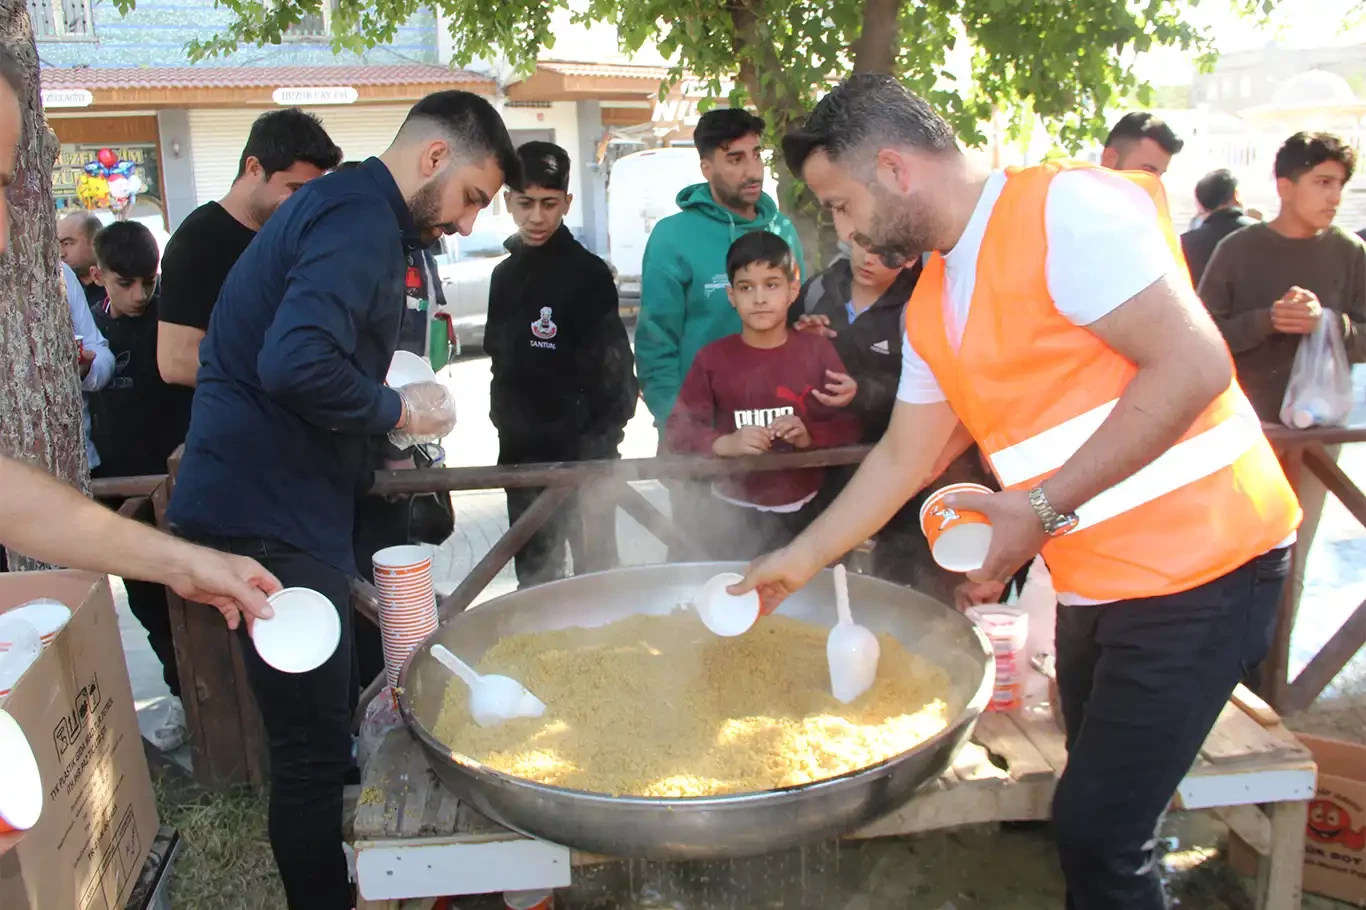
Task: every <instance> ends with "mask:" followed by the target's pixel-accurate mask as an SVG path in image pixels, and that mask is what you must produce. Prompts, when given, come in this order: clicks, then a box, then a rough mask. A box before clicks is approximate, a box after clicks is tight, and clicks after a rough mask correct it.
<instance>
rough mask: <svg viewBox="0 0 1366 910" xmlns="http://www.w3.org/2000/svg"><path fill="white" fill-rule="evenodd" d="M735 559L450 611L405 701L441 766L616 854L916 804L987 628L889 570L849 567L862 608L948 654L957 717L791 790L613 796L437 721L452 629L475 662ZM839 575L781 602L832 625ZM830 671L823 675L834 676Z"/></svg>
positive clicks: (984, 655) (409, 671)
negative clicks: (504, 766) (912, 744)
mask: <svg viewBox="0 0 1366 910" xmlns="http://www.w3.org/2000/svg"><path fill="white" fill-rule="evenodd" d="M740 568H741V567H740V566H738V565H733V564H723V563H710V564H699V563H690V564H671V565H657V566H640V567H635V568H626V569H616V570H613V571H610V572H601V573H597V574H593V575H580V576H576V577H573V578H568V579H565V580H563V581H557V582H552V583H550V584H546V585H540V586H538V587H534V588H529V589H527V590H525V591H518V592H516V593H514V594H508V595H506V596H503V597H500V598H497V599H496V600H491V601H489V602H488V603H486V604H483V605H481V606H479V607H476V608H474V609H472V610H468V611H466V612H464V613H462V614H460V615H459V616H455V617H453V618H451V619H449V620H447V621H446V622H443V623H442V624H441V626H440V627H439V628H438V629H437V630H436V632H434V633H433V634H432V636H431V637H430V638H429V639H428V640H427V641H426V642H425V643H424V644H423V646H422V647H420V648H418V650H417V651H415V652H414V653H413V655H412V657H410V658H409V660H408V662H407V664H406V665H405V666H404V668H403V673H402V675H401V676H400V680H399V684H400V690H399V693H400V694H399V705H400V708H401V710H402V712H403V717H404V719H405V720H407V722H408V724H409V726H410V727H411V728H412V731H413V734H414V735H415V736H416V737H417V739H418V741H419V742H420V743H421V744H422V748H423V750H424V751H425V752H426V754H427V759H428V760H429V761H430V762H431V766H432V768H433V770H435V771H436V774H437V776H438V777H439V778H440V779H441V781H442V782H443V783H444V784H445V785H446V786H447V787H449V788H450V789H451V790H452V791H453V792H454V793H455V794H456V795H457V796H458V797H460V799H462V800H464V801H465V802H467V803H469V804H470V805H471V806H473V807H474V808H475V809H477V810H478V811H479V812H481V813H483V814H484V815H486V816H488V817H489V818H491V819H493V820H494V821H496V822H498V823H500V824H502V825H505V826H507V827H509V828H512V829H514V830H516V831H520V832H522V833H524V834H527V835H530V836H532V837H538V838H541V839H543V840H548V841H552V842H554V843H557V844H563V845H565V846H568V847H573V848H576V849H579V850H585V851H588V852H592V853H600V854H606V855H609V856H642V857H649V858H653V859H667V860H689V859H712V858H721V857H735V856H746V855H753V854H759V853H766V852H769V851H772V850H780V849H783V848H787V847H792V846H797V845H800V844H804V843H810V842H814V841H819V840H825V839H829V838H832V837H837V836H839V835H841V834H845V833H847V832H849V831H852V830H854V829H856V828H859V827H861V826H863V825H865V824H867V823H869V822H872V821H874V820H875V819H877V818H879V817H881V816H883V815H886V814H887V813H889V812H891V811H893V810H895V809H897V808H899V807H900V806H901V805H903V804H904V803H905V802H906V801H907V800H908V799H909V798H910V797H911V795H912V794H914V793H915V791H916V789H917V788H919V787H920V786H921V785H922V784H924V783H925V782H927V781H930V780H933V779H934V778H935V777H937V776H939V774H941V773H942V772H943V771H944V769H945V768H946V767H947V766H948V764H949V762H950V761H951V760H952V758H953V754H954V752H955V751H956V750H957V748H958V746H959V745H960V744H962V742H963V741H964V740H966V739H967V737H968V736H969V735H970V734H971V732H972V727H973V725H974V724H975V723H976V720H977V717H978V716H979V715H980V714H981V712H982V710H983V709H984V708H985V707H986V704H987V701H988V700H989V699H990V697H991V689H992V685H993V679H994V676H993V669H992V668H993V663H992V658H991V652H990V649H989V646H988V644H987V641H986V639H985V638H984V637H983V636H982V634H981V633H980V632H979V631H978V630H977V629H976V627H975V626H973V625H972V623H970V622H969V621H968V620H967V619H965V618H964V617H962V616H960V615H959V614H958V613H956V612H954V611H953V610H951V609H949V608H948V607H946V606H944V605H943V604H941V603H938V602H937V601H934V600H931V599H930V598H928V597H925V596H923V595H920V594H916V593H914V592H912V591H910V590H908V589H906V588H902V587H898V586H896V585H893V584H889V583H887V582H884V581H879V580H877V579H873V578H868V577H864V576H859V575H852V576H850V578H849V594H850V598H851V600H852V601H853V603H854V606H855V615H856V616H857V618H858V621H859V622H860V623H862V624H864V625H866V626H868V627H869V628H871V629H873V630H874V631H876V632H888V633H891V634H892V635H893V636H895V637H896V638H897V639H898V640H900V641H901V643H902V644H904V645H905V646H906V647H907V648H908V649H909V650H911V651H914V652H918V653H920V654H922V655H924V656H925V657H928V658H929V659H931V660H933V661H934V662H936V663H938V664H939V665H940V666H942V667H943V668H944V669H945V670H946V671H947V672H948V675H949V679H950V683H951V691H950V692H948V693H946V696H947V699H948V703H949V711H950V715H951V716H952V717H953V720H952V721H951V722H950V724H949V726H948V727H947V728H946V729H945V730H943V731H942V732H941V733H939V734H938V735H937V736H935V737H933V738H932V739H930V740H927V741H926V742H924V743H922V744H920V745H919V746H917V747H916V748H914V749H912V750H910V751H908V752H903V753H902V754H900V755H897V756H895V757H893V758H891V759H888V760H887V761H884V762H881V763H879V764H876V765H872V766H870V767H868V768H864V769H862V770H859V771H856V772H851V773H849V774H845V775H842V776H840V777H836V778H831V779H829V780H824V781H818V782H816V783H812V784H807V785H804V786H800V787H790V788H787V789H782V790H765V791H762V792H757V793H740V794H734V795H729V796H718V797H705V798H693V799H659V798H641V797H613V796H606V795H603V794H598V793H586V792H583V791H581V790H569V789H565V788H562V787H552V786H546V785H544V784H538V783H533V782H532V781H528V780H524V779H522V778H518V777H512V776H510V775H507V774H503V773H500V772H498V771H494V770H492V769H490V768H487V767H485V766H483V765H481V764H478V763H476V762H474V761H472V760H471V759H469V758H466V757H464V756H460V755H459V754H458V753H459V751H460V744H459V743H449V744H447V743H442V742H440V741H438V740H437V738H436V737H435V736H434V735H433V734H432V729H433V727H434V726H435V723H436V719H437V716H438V714H439V712H440V710H441V702H442V697H443V693H444V690H445V686H446V684H447V683H448V682H449V680H450V674H449V673H448V672H447V671H446V670H444V669H443V668H441V667H440V666H439V665H438V664H437V663H436V661H435V659H434V658H432V656H431V645H433V644H435V643H437V642H440V643H441V644H444V645H445V646H446V647H448V648H450V649H451V650H452V651H454V652H455V653H456V654H458V655H460V656H461V657H462V658H464V659H465V660H467V661H469V662H470V663H475V662H476V661H478V660H479V658H480V657H481V656H482V655H483V653H484V652H485V651H486V650H487V649H488V648H490V647H491V646H492V645H493V644H494V643H495V642H497V641H498V640H499V639H500V638H503V637H505V636H508V635H512V634H514V633H518V632H534V631H546V630H552V629H562V628H566V627H570V626H597V625H603V624H606V623H609V622H612V621H614V620H617V619H622V618H624V617H626V616H630V615H632V614H635V613H667V612H669V611H670V610H672V609H673V608H674V607H675V606H676V605H678V604H680V603H688V602H690V601H691V600H692V598H693V596H694V594H695V593H696V591H697V589H698V588H699V587H701V585H702V583H703V582H704V581H706V580H707V579H708V578H710V577H711V576H713V575H715V574H716V573H717V572H721V571H728V570H729V571H735V570H738V569H740ZM834 604H835V595H834V583H833V580H832V578H831V573H830V572H823V573H821V575H820V576H818V577H817V578H816V579H815V580H813V581H812V583H811V584H809V585H807V586H806V587H805V588H804V589H803V590H802V591H800V592H799V593H798V594H796V595H795V596H793V597H791V598H789V599H788V600H787V601H786V602H785V603H784V604H783V606H782V608H781V609H780V610H779V612H780V613H782V614H784V615H787V616H794V617H797V618H799V619H805V620H808V621H810V622H813V623H816V624H818V625H823V626H832V625H834V622H835V606H834ZM822 682H823V681H822Z"/></svg>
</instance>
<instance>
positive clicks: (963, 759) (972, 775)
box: [953, 742, 1010, 787]
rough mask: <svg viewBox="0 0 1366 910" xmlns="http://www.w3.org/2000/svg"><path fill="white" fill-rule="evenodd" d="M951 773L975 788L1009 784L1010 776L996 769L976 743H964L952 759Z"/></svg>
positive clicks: (984, 750)
mask: <svg viewBox="0 0 1366 910" xmlns="http://www.w3.org/2000/svg"><path fill="white" fill-rule="evenodd" d="M953 773H954V774H955V775H957V777H958V780H960V781H962V782H963V783H965V784H974V785H977V786H998V787H999V786H1003V785H1005V784H1007V783H1009V782H1010V775H1009V774H1008V773H1006V772H1005V771H1003V770H1001V769H1000V768H998V767H996V765H994V764H993V763H992V761H991V756H990V755H989V754H988V753H987V750H986V749H983V748H982V747H981V746H979V745H978V744H977V743H974V742H966V743H963V747H962V748H961V749H959V750H958V754H957V755H955V756H954V757H953Z"/></svg>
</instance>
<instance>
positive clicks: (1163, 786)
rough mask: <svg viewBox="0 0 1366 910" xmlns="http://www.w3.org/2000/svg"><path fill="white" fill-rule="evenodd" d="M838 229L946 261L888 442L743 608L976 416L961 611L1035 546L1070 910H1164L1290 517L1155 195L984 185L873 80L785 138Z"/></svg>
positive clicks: (844, 531)
mask: <svg viewBox="0 0 1366 910" xmlns="http://www.w3.org/2000/svg"><path fill="white" fill-rule="evenodd" d="M783 151H784V153H785V156H786V159H787V162H788V165H789V167H791V168H792V170H793V172H794V173H796V174H799V175H800V176H801V177H803V179H805V181H806V183H807V184H808V185H809V186H810V187H811V190H812V192H814V193H815V194H816V196H817V198H818V199H820V200H821V202H822V204H824V205H826V206H827V207H829V208H830V209H831V210H832V211H833V213H834V218H835V226H836V229H837V230H838V231H839V232H840V234H841V235H846V234H848V233H852V234H853V235H854V236H855V237H858V238H860V240H859V242H860V243H863V244H864V245H866V246H868V247H870V248H871V249H873V250H875V251H878V252H880V253H881V254H882V255H884V257H885V258H888V259H891V260H893V261H894V262H895V261H902V260H904V258H905V257H907V256H913V255H916V254H918V253H920V252H921V251H922V250H929V251H932V255H931V256H930V259H929V262H928V264H927V265H926V266H925V270H924V272H923V274H922V275H921V277H920V280H919V282H918V283H917V285H916V289H915V292H914V293H913V294H912V296H911V300H910V303H909V304H908V305H907V310H906V337H905V341H904V346H903V360H904V364H903V374H902V382H901V385H902V388H901V391H900V392H899V394H898V398H899V400H898V402H897V404H896V406H895V408H894V409H893V413H892V421H891V425H890V427H889V428H888V430H887V433H886V434H885V435H884V436H883V437H882V439H881V441H879V442H878V444H877V445H876V446H875V447H874V448H873V451H872V452H871V453H870V454H869V456H868V458H867V459H866V460H865V461H864V462H863V464H862V465H861V467H860V468H859V470H858V472H857V473H856V474H855V475H854V478H853V480H851V481H850V483H849V485H848V486H847V487H846V488H845V490H844V492H843V494H842V495H841V496H840V497H839V499H837V500H836V501H835V503H834V504H833V505H832V506H831V507H830V509H829V510H827V511H826V512H825V513H824V514H823V515H822V516H821V517H819V518H818V519H816V521H815V522H814V523H813V524H812V525H811V526H810V528H809V529H808V530H807V531H806V532H805V533H804V534H802V535H801V536H800V537H798V538H797V539H796V540H795V541H793V543H792V544H790V545H789V546H787V547H785V548H784V549H782V550H780V551H778V552H777V553H774V554H772V555H770V556H767V557H764V558H762V559H761V560H759V561H758V562H756V563H755V564H754V565H753V566H752V567H751V568H750V571H749V573H748V575H747V577H746V579H745V580H744V581H743V582H742V583H741V584H740V585H737V586H736V587H735V588H733V589H732V591H733V593H743V592H744V591H747V590H751V589H755V588H757V589H758V590H759V591H760V594H761V596H762V598H763V603H764V607H765V609H767V610H772V609H773V608H774V607H776V606H777V604H778V603H779V602H781V600H782V599H783V598H784V597H786V596H787V595H788V594H790V593H791V592H792V591H794V590H796V589H797V588H800V587H801V586H802V585H804V584H806V582H807V581H809V580H810V579H811V578H812V577H813V576H814V575H815V574H816V572H817V571H819V570H820V569H821V568H822V567H824V566H826V565H828V564H830V563H831V562H833V561H835V560H836V559H839V558H840V557H841V556H842V555H843V554H844V553H846V552H847V551H848V550H849V549H850V548H852V547H854V546H855V545H857V544H858V543H859V542H861V541H863V540H865V539H866V538H867V537H868V536H869V535H870V534H871V533H872V532H873V531H875V530H876V529H877V528H878V527H879V526H881V525H882V524H883V523H884V522H886V521H887V519H888V518H890V517H891V515H892V514H893V513H894V512H895V511H896V509H897V508H898V507H900V505H901V504H902V503H903V502H905V501H906V500H907V499H909V498H910V497H911V496H912V495H914V494H915V493H916V491H917V490H919V489H920V488H921V487H922V486H923V485H924V484H925V483H926V480H927V478H928V477H929V472H930V471H931V469H932V466H933V464H934V461H935V459H936V456H938V455H939V453H940V452H941V450H942V449H943V448H944V445H945V443H946V442H947V441H948V440H949V438H950V435H951V433H952V432H953V431H954V429H955V428H956V427H957V426H958V424H959V422H960V420H961V422H962V424H963V425H964V426H965V427H966V428H967V430H968V431H969V432H970V433H971V435H972V437H973V438H974V439H975V440H976V441H977V443H978V445H979V446H980V447H981V449H982V451H983V452H984V453H985V455H986V457H987V459H988V460H989V461H990V463H991V466H992V469H993V471H994V473H995V474H996V475H997V477H998V478H999V479H1000V481H1001V486H1002V488H1003V490H1004V492H1001V493H994V494H989V495H988V494H982V495H972V494H961V495H958V496H955V497H951V501H950V503H949V505H950V507H951V508H955V509H966V510H969V511H975V512H981V513H983V514H985V515H986V517H987V518H988V519H989V521H990V522H991V525H992V531H993V533H992V540H991V549H990V552H989V553H988V554H987V557H986V560H985V562H984V564H983V565H982V567H981V568H980V569H979V570H977V571H975V572H970V573H968V576H967V577H968V579H969V581H968V582H967V583H966V586H965V587H964V588H963V589H962V590H961V595H962V598H961V600H960V603H971V602H981V601H982V600H992V599H994V598H995V597H997V596H999V593H1000V590H1001V584H1002V583H1003V582H1004V581H1005V579H1007V578H1008V577H1009V576H1010V575H1011V573H1012V572H1014V571H1015V570H1016V569H1017V568H1018V567H1019V566H1021V565H1022V564H1023V563H1024V562H1025V561H1026V560H1030V559H1033V558H1034V556H1035V555H1036V554H1039V553H1040V552H1042V555H1043V557H1044V560H1045V561H1046V563H1047V564H1048V569H1049V572H1050V573H1051V575H1052V577H1053V583H1054V587H1055V588H1056V590H1057V591H1058V592H1059V593H1058V601H1059V606H1058V615H1057V629H1056V633H1057V677H1058V685H1059V687H1060V690H1061V699H1060V700H1061V705H1062V712H1063V716H1064V718H1065V727H1066V731H1065V732H1066V735H1067V745H1068V750H1069V755H1068V761H1067V769H1066V771H1065V772H1064V773H1063V776H1062V778H1061V780H1060V781H1059V784H1058V788H1057V792H1056V795H1055V797H1054V801H1053V827H1054V832H1055V835H1056V838H1057V845H1058V851H1059V854H1060V857H1061V860H1062V867H1063V872H1064V874H1065V876H1066V879H1067V891H1068V900H1067V906H1068V907H1069V908H1071V910H1158V908H1161V907H1163V906H1164V905H1165V904H1164V899H1163V894H1162V889H1161V885H1160V883H1159V882H1158V879H1157V876H1156V874H1155V871H1154V857H1153V854H1152V848H1153V846H1154V840H1155V833H1154V832H1155V831H1156V829H1157V826H1158V822H1159V820H1160V817H1161V815H1162V812H1163V811H1164V809H1165V808H1166V806H1167V804H1168V802H1169V801H1170V799H1171V796H1172V793H1173V792H1174V790H1175V788H1176V786H1177V784H1178V783H1179V782H1180V781H1181V779H1182V777H1184V776H1185V774H1186V772H1187V771H1189V770H1190V766H1191V763H1192V761H1193V760H1194V759H1195V757H1196V755H1197V753H1198V752H1199V749H1200V746H1201V745H1202V743H1203V741H1204V739H1205V736H1206V735H1207V734H1208V732H1209V730H1210V728H1211V727H1212V726H1213V724H1214V721H1215V720H1216V719H1217V718H1218V716H1219V712H1220V710H1221V709H1222V708H1223V706H1224V704H1225V703H1226V701H1227V699H1228V696H1229V695H1230V693H1231V692H1232V691H1233V688H1234V686H1235V685H1236V684H1237V683H1238V681H1239V678H1240V677H1241V676H1242V675H1243V672H1244V670H1245V669H1246V668H1247V667H1250V666H1254V665H1256V664H1257V663H1259V662H1260V661H1261V660H1262V658H1263V657H1264V656H1265V654H1266V651H1267V647H1268V642H1269V639H1270V634H1271V628H1272V624H1273V622H1274V620H1275V616H1276V607H1277V603H1278V601H1279V598H1280V592H1281V588H1282V586H1283V583H1284V579H1285V575H1286V569H1287V563H1288V554H1289V550H1288V544H1289V542H1290V541H1291V540H1293V537H1294V534H1295V528H1296V525H1297V524H1298V523H1299V520H1300V510H1299V506H1298V505H1297V503H1296V502H1295V495H1294V493H1293V492H1292V491H1291V489H1290V485H1289V484H1288V483H1287V482H1286V479H1285V476H1284V474H1283V473H1282V472H1281V468H1280V464H1279V463H1278V462H1277V460H1276V456H1275V455H1274V454H1273V453H1272V451H1271V447H1270V445H1269V444H1268V443H1267V441H1266V438H1265V437H1264V436H1263V435H1262V430H1261V424H1260V422H1259V421H1258V420H1257V417H1256V415H1255V413H1253V411H1252V408H1251V406H1250V405H1249V404H1248V401H1247V399H1246V398H1245V397H1244V395H1243V393H1242V392H1241V390H1239V388H1238V385H1237V383H1236V382H1234V381H1233V366H1232V361H1231V358H1230V356H1229V353H1228V348H1227V346H1226V345H1225V344H1224V343H1223V340H1222V338H1221V337H1220V335H1219V331H1218V329H1217V328H1216V326H1215V325H1214V323H1213V321H1212V320H1211V319H1210V317H1209V315H1208V314H1207V313H1206V312H1205V310H1204V308H1203V307H1202V306H1201V305H1200V301H1199V300H1198V299H1197V298H1196V296H1195V293H1194V291H1193V290H1192V288H1191V285H1190V276H1189V274H1188V273H1187V272H1186V269H1185V266H1184V265H1183V264H1182V262H1181V260H1180V258H1179V255H1178V252H1179V245H1178V240H1177V237H1176V233H1175V231H1174V230H1173V228H1172V225H1171V221H1170V218H1169V217H1168V215H1167V213H1166V210H1165V204H1164V202H1163V198H1164V197H1163V195H1162V193H1161V188H1160V184H1159V183H1158V181H1157V179H1156V178H1155V177H1153V176H1151V175H1147V174H1142V173H1139V172H1137V171H1132V172H1126V173H1124V174H1116V173H1114V172H1108V171H1103V170H1100V169H1097V168H1092V167H1090V166H1087V165H1078V164H1063V163H1051V164H1045V165H1039V166H1036V167H1031V168H1023V169H1020V170H1015V171H1011V172H1009V173H1006V172H996V173H981V172H979V171H977V170H975V169H974V168H973V167H972V166H971V165H970V164H969V163H968V161H967V159H966V158H965V156H964V155H963V154H962V152H961V150H960V149H959V148H958V146H957V143H956V142H955V140H954V136H953V133H952V131H951V130H950V128H949V126H948V124H947V123H945V122H944V120H943V119H942V118H941V117H940V116H939V115H938V114H936V113H935V112H934V111H932V110H931V109H930V107H929V106H928V105H927V104H926V103H925V102H924V101H922V100H921V99H920V98H917V97H915V96H914V95H912V94H911V93H910V92H909V91H907V90H906V89H905V88H904V87H903V86H901V85H899V84H898V83H897V82H896V81H894V80H893V79H892V78H891V77H889V76H883V75H876V74H871V73H869V74H862V75H857V76H854V77H852V78H851V79H850V80H848V81H847V82H845V83H844V84H843V85H841V86H839V87H837V88H836V89H835V90H834V91H832V92H831V93H830V94H828V95H827V96H826V97H825V98H824V99H822V100H821V102H820V104H819V105H817V107H816V109H815V111H814V112H813V113H812V114H811V116H810V118H809V119H808V120H807V122H806V124H805V125H804V127H803V128H802V129H800V130H799V131H797V132H795V133H793V134H792V135H790V136H788V137H787V139H786V140H785V141H784V143H783Z"/></svg>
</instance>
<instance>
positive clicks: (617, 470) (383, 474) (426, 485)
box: [370, 446, 870, 495]
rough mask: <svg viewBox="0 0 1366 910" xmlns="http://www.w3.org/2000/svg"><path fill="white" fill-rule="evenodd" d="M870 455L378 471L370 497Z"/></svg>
mask: <svg viewBox="0 0 1366 910" xmlns="http://www.w3.org/2000/svg"><path fill="white" fill-rule="evenodd" d="M869 449H870V447H869V446H842V447H840V448H835V449H807V450H806V451H802V452H784V453H782V454H776V455H773V454H770V455H750V456H747V457H745V458H712V457H709V456H706V455H667V456H664V457H662V458H623V459H609V460H604V461H572V462H553V463H545V464H518V465H489V466H484V467H473V468H418V469H416V470H405V471H376V472H375V483H374V486H372V487H371V488H370V492H371V493H372V494H374V495H388V494H393V493H407V494H410V493H442V492H455V491H457V490H490V489H515V488H525V487H556V486H571V487H572V486H577V485H579V484H581V483H584V482H585V481H588V480H593V479H599V478H611V479H613V480H622V481H627V480H675V479H678V480H681V479H687V478H695V479H699V480H701V479H711V478H715V477H729V476H733V475H736V474H750V473H754V472H756V471H757V472H763V471H788V470H794V469H797V468H827V467H834V466H836V465H846V464H858V463H859V462H861V461H863V459H864V457H865V456H866V455H867V454H868V451H869Z"/></svg>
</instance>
